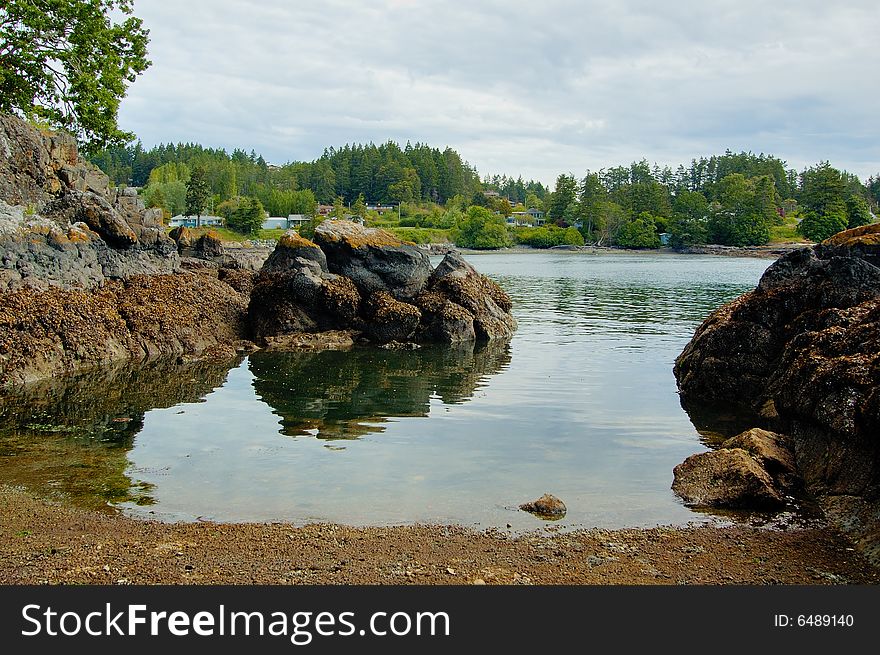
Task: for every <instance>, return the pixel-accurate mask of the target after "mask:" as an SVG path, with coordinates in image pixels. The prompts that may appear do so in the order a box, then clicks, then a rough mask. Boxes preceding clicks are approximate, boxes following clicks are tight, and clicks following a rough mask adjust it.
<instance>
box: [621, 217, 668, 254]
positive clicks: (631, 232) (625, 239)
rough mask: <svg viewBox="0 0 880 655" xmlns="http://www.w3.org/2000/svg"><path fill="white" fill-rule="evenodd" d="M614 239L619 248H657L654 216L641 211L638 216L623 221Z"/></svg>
mask: <svg viewBox="0 0 880 655" xmlns="http://www.w3.org/2000/svg"><path fill="white" fill-rule="evenodd" d="M616 241H617V245H618V246H620V247H621V248H638V249H641V248H659V247H660V237H659V236H658V235H657V229H656V226H655V225H654V216H653V215H651V214H650V213H648V212H642V213H641V214H639V216H638V218H636V219H634V220H632V221H629V222H627V223H625V224H624V225H622V226H621V228H620V230H619V231H618V233H617V239H616Z"/></svg>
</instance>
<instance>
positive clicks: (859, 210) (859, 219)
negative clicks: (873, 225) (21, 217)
mask: <svg viewBox="0 0 880 655" xmlns="http://www.w3.org/2000/svg"><path fill="white" fill-rule="evenodd" d="M872 220H873V219H872V217H871V210H870V209H869V208H868V203H867V202H866V201H865V199H864V198H862V197H861V196H857V195H851V196H850V197H849V198H847V199H846V221H847V227H850V228H853V227H860V226H862V225H868V224H869V223H870V222H871V221H872Z"/></svg>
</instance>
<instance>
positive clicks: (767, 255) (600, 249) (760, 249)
mask: <svg viewBox="0 0 880 655" xmlns="http://www.w3.org/2000/svg"><path fill="white" fill-rule="evenodd" d="M430 245H431V246H434V247H437V246H441V247H446V248H448V249H449V250H458V251H459V252H460V253H462V254H463V255H491V254H507V255H521V254H535V253H556V254H559V253H562V254H566V253H571V254H587V255H604V254H615V253H617V254H631V255H645V254H654V255H715V256H720V257H755V258H760V259H778V258H779V257H781V256H782V255H785V254H787V253H789V252H791V251H793V250H799V249H801V248H806V247H809V246H811V245H812V244H808V243H780V244H773V245H768V246H745V247H736V246H715V245H712V246H695V247H692V248H688V249H685V250H675V249H673V248H668V247H667V248H654V249H644V250H634V249H627V248H611V247H607V246H564V247H555V248H530V247H528V246H514V247H512V248H499V249H497V250H473V249H470V248H455V246H453V245H451V244H448V245H447V244H430ZM441 250H442V248H437V251H436V252H435V251H434V250H433V249H432V250H431V254H443V252H441Z"/></svg>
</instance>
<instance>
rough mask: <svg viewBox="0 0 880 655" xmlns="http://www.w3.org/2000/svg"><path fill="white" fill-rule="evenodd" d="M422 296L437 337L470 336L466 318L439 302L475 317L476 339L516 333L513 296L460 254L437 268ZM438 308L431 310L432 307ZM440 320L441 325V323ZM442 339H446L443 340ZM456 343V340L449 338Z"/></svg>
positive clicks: (447, 259)
mask: <svg viewBox="0 0 880 655" xmlns="http://www.w3.org/2000/svg"><path fill="white" fill-rule="evenodd" d="M426 290H427V291H428V292H433V294H436V295H435V296H433V298H432V297H431V296H427V298H426V294H423V295H422V297H421V301H420V302H421V304H422V305H423V306H424V307H425V308H426V309H428V310H429V311H428V312H427V314H428V316H429V320H430V322H431V327H430V330H431V331H432V332H433V333H434V334H438V335H444V334H451V335H455V334H467V333H468V332H469V329H468V326H467V321H466V318H465V315H464V314H463V313H462V312H461V311H459V310H457V309H456V307H451V306H449V305H446V304H438V303H437V302H436V299H437V298H439V297H442V298H443V299H444V300H445V301H448V302H449V303H452V304H453V305H455V306H457V307H461V308H463V309H464V310H466V311H467V313H469V314H470V315H471V316H472V317H473V331H474V334H475V336H476V338H477V339H508V338H510V337H511V336H513V333H514V331H515V330H516V320H515V319H514V318H513V316H512V315H511V313H510V310H511V308H512V305H513V303H512V302H511V300H510V296H508V295H507V293H506V292H505V291H504V290H503V289H502V288H501V287H500V286H498V285H497V284H496V283H495V282H493V281H492V280H490V279H489V278H487V277H486V276H485V275H481V274H480V273H478V272H477V270H476V269H475V268H474V267H473V266H471V265H470V264H469V263H468V262H466V261H465V260H464V258H463V257H462V256H461V255H460V254H459V253H457V252H453V253H449V254H448V255H446V256H445V257H444V258H443V260H442V261H441V262H440V263H439V264H438V265H437V268H436V269H434V272H433V273H432V274H431V277H430V279H429V280H428V284H427V286H426ZM431 307H433V308H435V310H434V311H430V308H431ZM438 318H439V322H438ZM442 340H446V339H445V338H443V339H442ZM449 340H457V339H449Z"/></svg>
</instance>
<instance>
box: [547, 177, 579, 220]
mask: <svg viewBox="0 0 880 655" xmlns="http://www.w3.org/2000/svg"><path fill="white" fill-rule="evenodd" d="M576 197H577V181H576V180H575V179H574V175H571V174H569V175H566V174H565V173H563V174H562V175H560V176H559V177H557V178H556V189H555V190H554V191H553V195H552V197H551V198H550V203H549V206H548V209H549V210H550V216H551V218H553V219H554V220H555V219H558V218H562V217H563V216H564V215H565V209H566V207H568V206H569V205H570V204H571V203H573V202H574V201H575V199H576Z"/></svg>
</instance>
